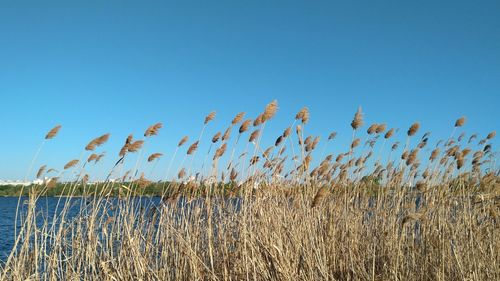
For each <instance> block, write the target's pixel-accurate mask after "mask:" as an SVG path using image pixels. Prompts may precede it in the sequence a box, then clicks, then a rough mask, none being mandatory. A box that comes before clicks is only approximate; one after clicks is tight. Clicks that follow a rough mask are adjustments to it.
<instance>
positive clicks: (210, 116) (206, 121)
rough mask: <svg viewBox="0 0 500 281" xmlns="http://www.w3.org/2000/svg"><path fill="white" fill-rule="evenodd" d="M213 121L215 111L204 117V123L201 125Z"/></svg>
mask: <svg viewBox="0 0 500 281" xmlns="http://www.w3.org/2000/svg"><path fill="white" fill-rule="evenodd" d="M214 119H215V111H212V112H210V113H209V114H208V115H207V116H206V117H205V121H204V122H203V124H205V125H206V124H208V122H210V121H212V120H214Z"/></svg>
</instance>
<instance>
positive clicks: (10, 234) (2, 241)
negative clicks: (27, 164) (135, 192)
mask: <svg viewBox="0 0 500 281" xmlns="http://www.w3.org/2000/svg"><path fill="white" fill-rule="evenodd" d="M27 199H28V198H26V197H22V198H21V201H20V208H19V210H20V214H23V213H25V212H26V207H27V206H26V203H27ZM18 200H19V198H18V197H0V263H2V262H5V261H6V260H7V258H8V256H9V254H10V252H11V250H12V247H13V246H14V243H15V232H14V228H15V223H14V222H15V218H16V207H17V205H18ZM68 200H71V201H70V202H68V203H69V204H70V206H71V207H70V208H69V210H68V212H67V218H68V219H71V218H74V217H75V216H77V215H78V214H79V213H80V206H81V205H85V204H87V203H88V202H89V200H90V199H86V198H72V199H67V198H64V197H63V198H58V197H42V198H40V199H39V200H38V201H37V203H36V211H37V214H38V215H37V224H38V226H39V227H40V226H42V225H43V222H44V220H47V219H48V221H49V222H51V221H52V219H53V217H54V214H56V212H57V214H60V212H61V211H62V209H63V207H64V204H65V203H66V201H68ZM82 200H83V202H82ZM136 200H137V201H138V202H140V203H141V204H138V206H142V207H145V206H148V207H151V206H156V205H158V203H159V202H160V198H159V197H152V198H150V197H142V198H138V199H136ZM58 201H60V202H59V206H58ZM117 202H118V200H117V199H111V200H109V204H111V205H115V204H117ZM56 207H57V210H56ZM17 229H18V231H17V232H19V229H20V219H19V218H18V223H17Z"/></svg>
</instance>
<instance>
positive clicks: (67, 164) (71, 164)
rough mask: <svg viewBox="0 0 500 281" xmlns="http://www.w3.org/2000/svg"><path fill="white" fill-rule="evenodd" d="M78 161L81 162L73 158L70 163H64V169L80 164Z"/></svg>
mask: <svg viewBox="0 0 500 281" xmlns="http://www.w3.org/2000/svg"><path fill="white" fill-rule="evenodd" d="M78 162H79V160H78V159H73V160H71V161H69V162H68V163H66V165H64V170H67V169H69V168H72V167H74V166H75V165H76V164H78Z"/></svg>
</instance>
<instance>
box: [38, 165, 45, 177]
mask: <svg viewBox="0 0 500 281" xmlns="http://www.w3.org/2000/svg"><path fill="white" fill-rule="evenodd" d="M46 168H47V165H42V166H41V167H40V169H38V172H37V173H36V178H37V179H39V178H40V177H41V176H42V175H43V173H44V172H45V169H46Z"/></svg>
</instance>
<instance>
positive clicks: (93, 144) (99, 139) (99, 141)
mask: <svg viewBox="0 0 500 281" xmlns="http://www.w3.org/2000/svg"><path fill="white" fill-rule="evenodd" d="M108 139H109V134H104V135H102V136H100V137H97V138H95V139H93V140H91V141H90V142H89V143H88V144H87V146H85V150H90V151H92V150H95V149H96V148H97V147H98V146H101V145H103V144H104V143H105V142H107V141H108Z"/></svg>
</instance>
